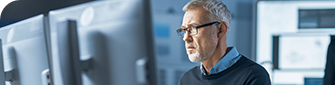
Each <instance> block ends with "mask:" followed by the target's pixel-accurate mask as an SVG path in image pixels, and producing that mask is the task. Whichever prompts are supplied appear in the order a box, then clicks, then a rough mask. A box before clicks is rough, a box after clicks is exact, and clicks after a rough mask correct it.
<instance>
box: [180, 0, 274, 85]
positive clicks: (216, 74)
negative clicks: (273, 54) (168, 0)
mask: <svg viewBox="0 0 335 85" xmlns="http://www.w3.org/2000/svg"><path fill="white" fill-rule="evenodd" d="M183 10H184V11H185V14H184V18H183V22H182V26H181V29H178V30H177V33H178V35H179V37H181V38H183V40H184V41H185V47H186V50H187V54H188V58H189V60H190V61H191V62H201V64H200V66H196V67H194V68H192V69H190V70H189V71H187V72H186V73H185V74H184V75H183V76H182V78H181V79H180V82H179V85H271V82H270V78H269V74H268V73H267V71H266V70H265V69H264V68H263V67H262V66H260V65H259V64H257V63H255V62H253V61H252V60H249V59H248V58H246V57H244V56H243V55H240V54H239V53H238V52H237V49H236V48H235V47H227V42H226V40H227V34H228V31H229V29H230V28H229V27H230V12H229V10H228V8H227V6H226V5H225V4H224V3H223V2H222V1H219V0H192V1H190V2H189V3H187V4H186V5H185V6H184V8H183Z"/></svg>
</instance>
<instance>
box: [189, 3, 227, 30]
mask: <svg viewBox="0 0 335 85" xmlns="http://www.w3.org/2000/svg"><path fill="white" fill-rule="evenodd" d="M198 7H203V8H204V9H205V10H207V11H208V12H209V13H210V14H209V15H208V16H206V17H208V18H209V19H211V20H212V21H224V22H226V23H227V28H228V29H227V30H228V31H227V33H228V32H229V30H230V20H231V16H230V11H229V10H228V8H227V6H226V5H225V4H224V3H223V2H222V1H220V0H192V1H190V2H188V3H187V4H186V5H185V6H184V7H183V11H185V12H186V11H187V10H192V9H195V8H198Z"/></svg>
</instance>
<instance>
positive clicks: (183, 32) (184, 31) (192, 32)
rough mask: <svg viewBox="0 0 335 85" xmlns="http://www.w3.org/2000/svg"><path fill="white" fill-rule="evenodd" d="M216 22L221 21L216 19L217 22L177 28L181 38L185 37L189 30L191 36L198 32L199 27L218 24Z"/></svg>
mask: <svg viewBox="0 0 335 85" xmlns="http://www.w3.org/2000/svg"><path fill="white" fill-rule="evenodd" d="M216 23H221V21H215V22H211V23H207V24H203V25H200V26H193V27H188V28H185V29H182V28H180V29H177V34H178V36H179V37H180V38H184V35H185V34H186V32H188V34H189V35H190V36H194V35H197V34H198V29H199V28H201V27H206V26H210V25H213V24H216Z"/></svg>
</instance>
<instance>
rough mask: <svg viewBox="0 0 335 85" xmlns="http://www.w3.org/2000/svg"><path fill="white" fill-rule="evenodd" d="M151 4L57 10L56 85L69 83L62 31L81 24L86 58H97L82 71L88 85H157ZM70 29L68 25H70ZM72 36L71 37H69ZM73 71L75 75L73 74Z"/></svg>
mask: <svg viewBox="0 0 335 85" xmlns="http://www.w3.org/2000/svg"><path fill="white" fill-rule="evenodd" d="M149 6H150V4H149V0H114V1H107V0H106V1H93V2H89V3H84V4H80V5H76V6H72V7H68V8H64V9H59V10H54V11H51V12H50V13H49V15H48V18H49V21H50V22H49V23H50V35H51V36H50V43H51V48H50V49H51V50H52V51H51V54H52V59H53V63H52V65H53V68H51V70H52V71H51V72H52V74H53V75H54V76H53V80H54V84H55V85H65V84H69V83H68V81H64V79H63V78H64V76H69V75H62V74H64V73H62V69H63V68H64V67H62V66H64V65H61V63H63V62H65V61H66V60H63V59H61V58H60V57H61V56H60V55H61V53H60V51H64V48H60V46H61V45H62V44H60V43H57V42H59V41H60V39H63V38H66V36H63V37H62V36H60V35H61V33H60V31H59V30H57V29H59V28H64V27H65V28H66V27H67V26H66V24H64V22H66V21H67V20H73V21H76V22H77V24H76V28H68V29H77V32H78V35H77V36H78V46H79V47H78V48H79V53H80V59H81V60H84V59H87V58H91V59H92V60H93V62H92V64H91V65H92V66H91V68H90V69H88V70H87V71H83V72H82V76H81V77H82V84H84V85H156V82H157V81H156V63H155V57H154V53H155V52H154V47H153V34H152V26H151V13H150V7H149ZM64 25H65V26H64ZM68 37H69V36H68ZM72 72H73V71H72Z"/></svg>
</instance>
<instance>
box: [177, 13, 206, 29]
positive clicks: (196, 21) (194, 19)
mask: <svg viewBox="0 0 335 85" xmlns="http://www.w3.org/2000/svg"><path fill="white" fill-rule="evenodd" d="M207 14H208V13H207V11H206V10H204V9H193V10H188V11H186V12H185V14H184V18H183V23H182V27H187V26H193V25H200V24H204V23H208V20H209V19H208V18H207V16H208V15H207Z"/></svg>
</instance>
